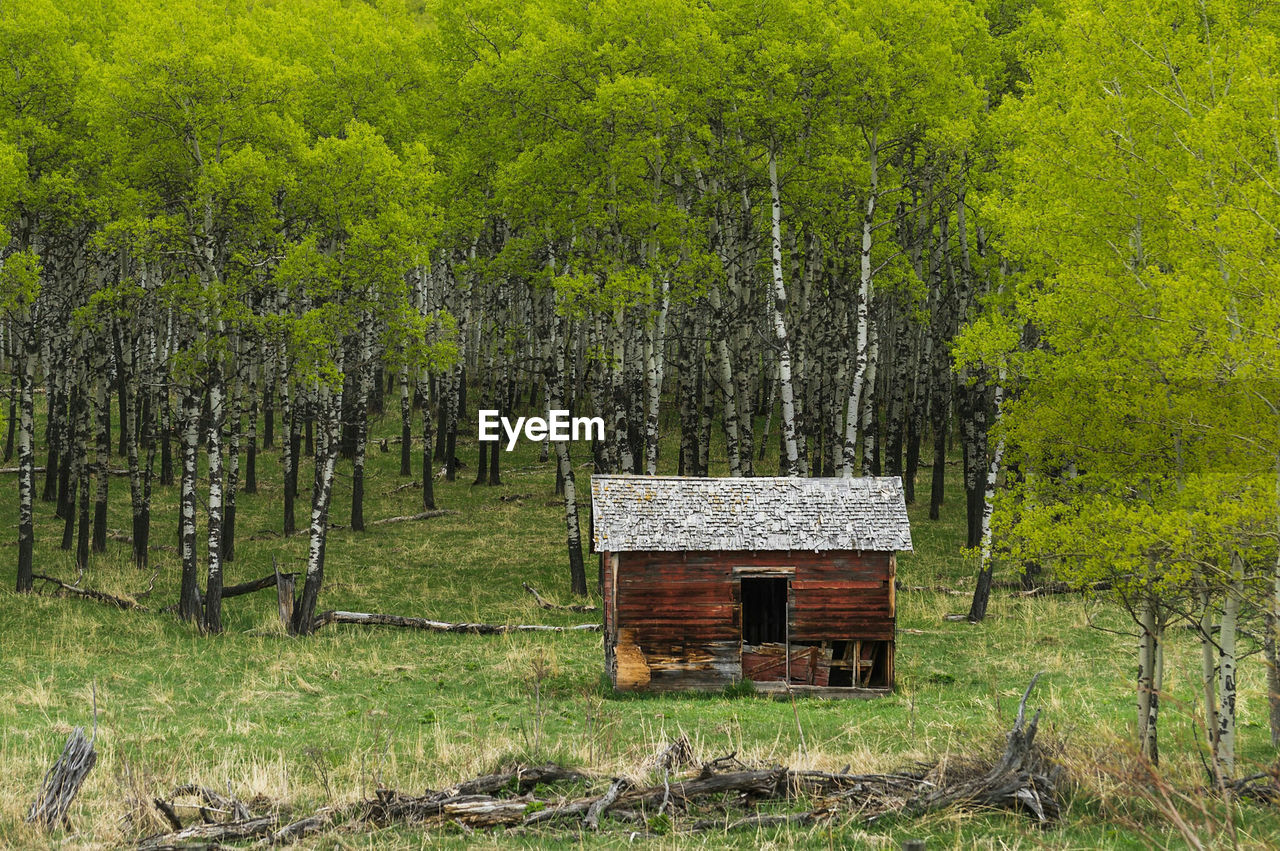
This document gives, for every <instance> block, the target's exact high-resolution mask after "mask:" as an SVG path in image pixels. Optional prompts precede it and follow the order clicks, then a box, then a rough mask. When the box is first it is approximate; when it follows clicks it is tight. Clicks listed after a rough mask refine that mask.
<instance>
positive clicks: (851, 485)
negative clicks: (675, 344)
mask: <svg viewBox="0 0 1280 851" xmlns="http://www.w3.org/2000/svg"><path fill="white" fill-rule="evenodd" d="M591 501H592V505H593V509H594V518H595V544H596V549H597V550H599V551H608V552H628V551H633V550H666V551H671V550H695V551H696V550H703V551H705V550H751V551H763V550H814V551H817V550H877V551H896V550H910V549H911V529H910V527H909V525H908V523H907V507H906V503H905V501H904V499H903V496H902V480H901V479H899V478H897V477H896V476H894V477H891V478H889V477H885V478H864V479H811V478H780V477H772V478H770V477H752V478H737V479H735V478H727V479H707V478H691V477H686V476H592V477H591Z"/></svg>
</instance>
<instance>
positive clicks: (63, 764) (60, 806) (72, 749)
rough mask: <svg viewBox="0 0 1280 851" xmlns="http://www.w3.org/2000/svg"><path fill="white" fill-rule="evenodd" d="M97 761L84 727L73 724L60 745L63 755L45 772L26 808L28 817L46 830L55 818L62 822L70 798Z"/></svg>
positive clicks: (69, 803) (72, 797) (76, 791)
mask: <svg viewBox="0 0 1280 851" xmlns="http://www.w3.org/2000/svg"><path fill="white" fill-rule="evenodd" d="M97 761H98V752H97V751H95V750H94V749H93V740H91V739H86V738H85V737H84V728H83V727H76V728H75V729H74V730H72V731H71V736H70V737H69V738H68V739H67V744H66V747H64V748H63V749H62V756H60V757H58V761H57V762H55V763H54V764H53V767H52V768H50V769H49V771H48V773H47V774H45V776H44V783H43V784H42V785H41V787H40V794H39V795H37V796H36V800H35V803H33V804H32V805H31V809H30V810H29V811H28V812H27V821H29V822H35V823H38V824H40V825H41V826H42V827H44V828H45V829H46V830H48V829H49V828H52V827H53V826H54V825H56V824H57V823H58V822H63V823H64V824H65V823H66V821H67V810H68V809H70V807H71V802H72V801H73V800H74V799H75V797H76V794H77V793H78V792H79V791H80V786H81V785H82V784H83V783H84V779H85V777H87V776H88V774H89V770H90V769H92V768H93V766H94V763H96V762H97Z"/></svg>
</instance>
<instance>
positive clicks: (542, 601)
mask: <svg viewBox="0 0 1280 851" xmlns="http://www.w3.org/2000/svg"><path fill="white" fill-rule="evenodd" d="M520 584H521V585H523V586H524V590H526V591H528V592H529V593H530V594H532V595H533V601H534V602H535V603H537V604H538V607H539V608H542V609H550V610H551V611H553V612H577V613H578V614H583V615H585V614H590V613H591V612H598V611H600V607H599V606H589V605H586V604H583V603H572V604H570V605H567V606H566V605H563V604H561V603H553V602H551V601H550V600H548V599H546V598H544V597H543V596H542V595H541V594H539V593H538V589H537V588H534V587H533V586H532V585H530V584H529V583H528V582H521V583H520Z"/></svg>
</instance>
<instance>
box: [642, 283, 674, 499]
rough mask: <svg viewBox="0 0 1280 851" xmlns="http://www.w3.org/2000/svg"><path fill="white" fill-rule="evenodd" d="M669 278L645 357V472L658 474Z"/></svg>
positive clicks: (663, 291) (664, 285) (663, 286)
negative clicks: (659, 422) (646, 414)
mask: <svg viewBox="0 0 1280 851" xmlns="http://www.w3.org/2000/svg"><path fill="white" fill-rule="evenodd" d="M667 306H668V305H667V280H666V278H663V279H662V308H661V309H660V310H659V311H658V317H657V319H656V320H655V322H654V327H653V338H652V340H651V341H650V344H649V346H648V351H647V352H646V357H645V380H646V383H647V385H648V390H649V398H648V409H649V410H648V417H647V418H646V420H645V435H644V464H645V473H647V474H648V475H650V476H656V475H658V436H659V435H658V413H659V411H658V406H659V404H660V403H661V401H662V376H663V373H664V371H665V368H666V364H665V362H664V357H663V355H664V352H663V350H664V348H665V346H666V334H667Z"/></svg>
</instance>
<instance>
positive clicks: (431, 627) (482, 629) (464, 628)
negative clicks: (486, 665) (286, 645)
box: [312, 612, 604, 635]
mask: <svg viewBox="0 0 1280 851" xmlns="http://www.w3.org/2000/svg"><path fill="white" fill-rule="evenodd" d="M331 623H342V624H354V625H357V626H401V627H406V628H408V629H423V630H427V631H428V632H466V633H471V634H473V635H506V634H507V633H510V632H599V631H600V630H602V629H603V628H604V627H603V626H602V625H601V624H598V623H580V624H575V625H573V626H549V625H547V624H496V623H447V622H445V621H433V620H430V619H428V618H410V617H404V616H402V615H382V614H376V613H371V612H321V613H320V614H319V615H317V616H316V619H315V623H314V625H313V627H312V628H313V629H319V628H320V627H322V626H326V625H328V624H331Z"/></svg>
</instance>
